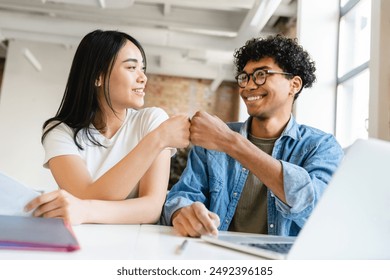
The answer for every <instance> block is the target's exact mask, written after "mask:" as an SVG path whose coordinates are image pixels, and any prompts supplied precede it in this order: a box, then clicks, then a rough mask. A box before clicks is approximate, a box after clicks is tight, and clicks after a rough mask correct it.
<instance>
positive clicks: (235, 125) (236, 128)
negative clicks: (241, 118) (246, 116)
mask: <svg viewBox="0 0 390 280" xmlns="http://www.w3.org/2000/svg"><path fill="white" fill-rule="evenodd" d="M226 124H227V126H228V127H229V128H230V129H231V130H234V131H236V132H239V131H240V129H241V127H242V126H243V125H244V123H243V122H228V123H226Z"/></svg>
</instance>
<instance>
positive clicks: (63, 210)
mask: <svg viewBox="0 0 390 280" xmlns="http://www.w3.org/2000/svg"><path fill="white" fill-rule="evenodd" d="M86 203H88V201H87V200H82V199H79V198H77V197H75V196H73V195H71V194H70V193H68V192H67V191H65V190H56V191H53V192H50V193H46V194H43V195H41V196H38V197H36V198H35V199H33V200H32V201H30V202H29V203H28V204H27V205H26V206H25V211H26V212H29V211H31V210H33V209H35V210H34V212H33V215H34V216H36V217H44V218H63V219H64V220H66V221H67V222H69V223H71V224H73V225H76V224H81V223H83V222H84V221H85V214H86V211H85V204H86Z"/></svg>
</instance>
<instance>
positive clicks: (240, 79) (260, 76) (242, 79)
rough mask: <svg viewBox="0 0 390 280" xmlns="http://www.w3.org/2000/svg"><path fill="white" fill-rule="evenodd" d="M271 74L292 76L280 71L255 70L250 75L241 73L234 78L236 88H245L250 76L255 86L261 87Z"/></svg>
mask: <svg viewBox="0 0 390 280" xmlns="http://www.w3.org/2000/svg"><path fill="white" fill-rule="evenodd" d="M271 74H282V75H290V76H292V74H291V73H287V72H280V71H274V70H267V69H256V70H255V71H254V72H253V73H252V74H248V73H246V72H241V73H240V74H238V75H237V76H236V80H237V83H238V86H239V87H241V88H244V87H246V86H247V84H248V82H249V78H250V76H252V79H253V81H254V82H255V84H256V85H258V86H261V85H264V84H265V82H266V81H267V76H268V75H271Z"/></svg>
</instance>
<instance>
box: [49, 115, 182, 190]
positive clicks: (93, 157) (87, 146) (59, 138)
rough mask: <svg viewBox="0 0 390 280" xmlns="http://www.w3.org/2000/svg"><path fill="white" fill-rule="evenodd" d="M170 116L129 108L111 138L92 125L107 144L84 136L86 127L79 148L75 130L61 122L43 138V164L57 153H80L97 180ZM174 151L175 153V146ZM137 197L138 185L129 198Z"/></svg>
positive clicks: (80, 136) (97, 138)
mask: <svg viewBox="0 0 390 280" xmlns="http://www.w3.org/2000/svg"><path fill="white" fill-rule="evenodd" d="M167 118H168V115H167V113H166V112H165V111H164V110H163V109H161V108H156V107H152V108H144V109H141V110H133V109H129V110H127V116H126V119H125V121H124V122H123V124H122V126H121V128H120V129H119V130H118V131H117V133H116V134H115V135H114V136H113V137H112V138H111V139H107V138H106V137H104V136H103V135H102V134H100V132H99V131H98V130H97V129H96V128H94V127H93V126H91V127H92V133H93V135H94V136H95V139H96V140H98V142H99V143H101V144H102V145H103V146H105V147H100V146H97V145H95V144H93V143H92V142H91V141H89V140H88V138H87V137H86V136H85V133H84V130H81V131H80V132H79V133H78V134H77V140H78V143H79V144H81V146H82V147H83V150H80V149H79V148H78V147H77V145H76V144H75V142H74V140H73V130H72V129H71V128H70V127H69V126H68V125H66V124H64V123H61V124H60V125H58V126H57V127H55V128H54V129H53V130H51V131H50V132H49V133H48V134H47V135H46V138H45V139H44V141H43V148H44V150H45V159H44V164H43V166H44V167H46V168H48V161H49V160H50V159H51V158H54V157H56V156H61V155H78V156H80V157H81V158H82V159H83V160H84V161H85V163H86V166H87V168H88V170H89V172H90V174H91V177H92V179H93V180H96V179H98V178H99V177H100V176H102V175H103V174H104V173H105V172H106V171H107V170H109V169H110V168H111V167H113V166H114V165H115V164H116V163H118V162H119V161H120V160H121V159H122V158H123V157H124V156H126V155H127V154H128V153H129V152H130V151H131V150H132V149H133V148H134V147H135V146H136V145H137V144H138V143H139V141H140V140H141V139H142V138H143V137H145V135H146V134H148V133H149V132H151V131H152V130H154V129H155V128H157V127H158V126H159V125H160V124H161V123H162V122H163V121H165V120H166V119H167ZM171 150H172V155H173V154H174V153H175V152H176V149H171ZM129 172H131V170H129ZM137 196H138V184H137V186H136V187H135V188H134V189H133V191H132V192H131V193H130V194H129V196H128V198H133V197H137Z"/></svg>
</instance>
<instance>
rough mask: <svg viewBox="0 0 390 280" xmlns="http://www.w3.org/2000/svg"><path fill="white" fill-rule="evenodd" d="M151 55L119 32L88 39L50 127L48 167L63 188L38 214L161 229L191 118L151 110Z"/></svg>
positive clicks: (38, 204)
mask: <svg viewBox="0 0 390 280" xmlns="http://www.w3.org/2000/svg"><path fill="white" fill-rule="evenodd" d="M145 69H146V57H145V53H144V50H143V48H142V46H141V45H140V43H139V42H138V41H137V40H135V39H134V38H132V37H131V36H129V35H127V34H125V33H122V32H118V31H101V30H96V31H93V32H91V33H89V34H87V35H86V36H85V37H84V38H83V39H82V41H81V43H80V45H79V47H78V48H77V50H76V53H75V57H74V59H73V63H72V66H71V70H70V73H69V78H68V82H67V86H66V89H65V93H64V96H63V99H62V102H61V105H60V108H59V109H58V112H57V114H56V116H55V117H53V118H50V119H49V120H47V121H46V122H45V123H44V125H43V129H44V133H43V135H42V144H43V147H44V149H45V162H44V166H45V167H48V168H49V169H50V171H51V173H52V174H53V176H54V178H55V180H56V182H57V184H58V186H59V188H60V189H59V190H56V191H53V192H50V193H47V194H43V195H41V196H40V197H38V198H36V199H34V200H32V201H31V202H30V203H29V204H27V206H26V211H30V210H32V209H35V211H34V215H35V216H43V217H61V218H64V219H65V220H68V221H69V222H71V223H72V224H80V223H155V222H157V221H158V219H159V217H160V213H161V209H162V206H163V203H164V200H165V195H166V190H167V185H168V179H169V168H170V157H171V155H172V154H173V153H174V152H175V149H174V148H183V147H186V146H188V145H189V126H190V123H189V120H188V117H187V116H184V115H177V116H173V117H171V118H168V116H167V114H166V113H165V112H164V111H163V110H162V109H159V108H145V109H140V108H141V107H142V106H143V105H144V95H145V92H144V90H145V85H146V81H147V77H146V75H145Z"/></svg>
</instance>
